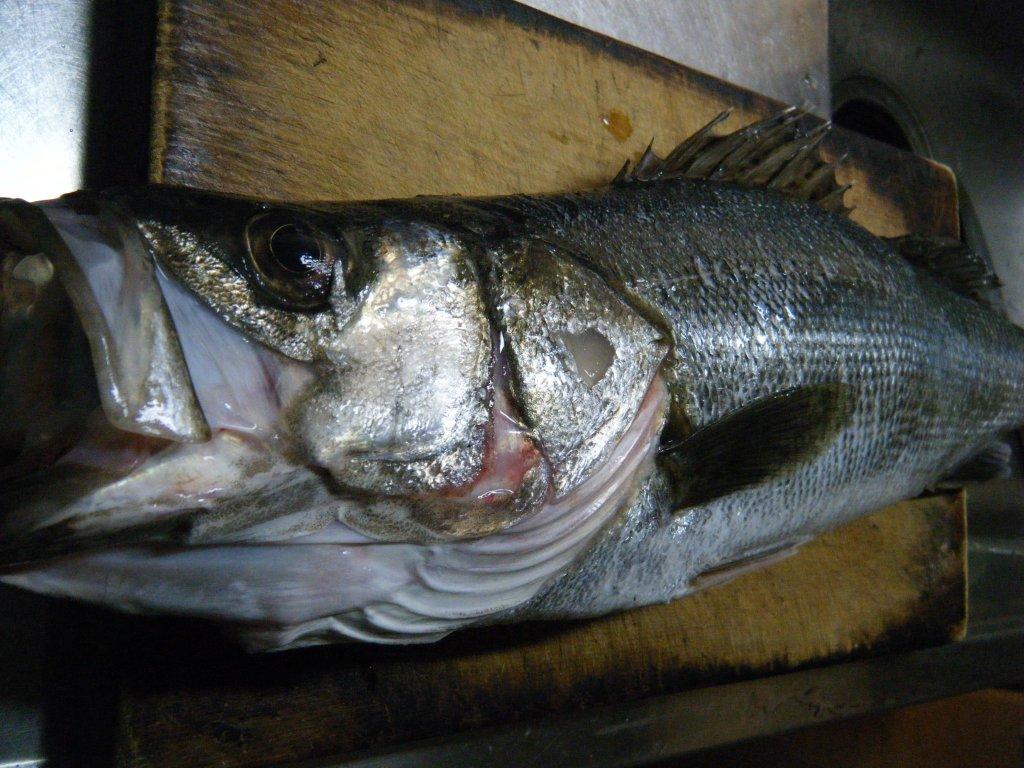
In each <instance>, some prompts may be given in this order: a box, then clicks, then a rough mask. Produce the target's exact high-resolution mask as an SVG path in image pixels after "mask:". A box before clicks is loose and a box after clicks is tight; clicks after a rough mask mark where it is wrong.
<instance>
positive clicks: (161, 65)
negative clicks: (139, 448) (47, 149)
mask: <svg viewBox="0 0 1024 768" xmlns="http://www.w3.org/2000/svg"><path fill="white" fill-rule="evenodd" d="M680 23H686V20H685V19H681V20H680ZM726 107H730V108H732V109H733V110H734V112H733V116H732V118H731V119H730V122H729V124H728V126H727V127H732V126H736V125H740V124H743V123H745V122H747V121H749V120H751V119H753V118H755V117H761V116H764V115H767V114H769V113H771V112H773V111H775V110H776V109H777V108H778V107H779V105H777V104H775V103H773V102H771V101H769V100H768V99H765V98H763V97H760V96H758V95H756V94H753V93H750V92H748V91H744V90H742V89H739V88H736V87H733V86H730V85H728V84H726V83H723V82H720V81H717V80H714V79H712V78H710V77H708V76H706V75H703V74H701V73H698V72H695V71H692V70H689V69H687V68H685V67H682V66H680V65H677V64H674V63H672V62H669V61H666V60H664V59H661V58H658V57H656V56H653V55H649V54H646V53H644V52H641V51H638V50H636V49H633V48H630V47H628V46H625V45H622V44H619V43H616V42H614V41H612V40H609V39H607V38H604V37H601V36H599V35H596V34H593V33H590V32H586V31H583V30H580V29H578V28H574V27H572V26H570V25H567V24H565V23H563V22H560V21H557V20H555V19H552V18H550V17H547V16H545V15H543V14H540V13H538V12H535V11H531V10H529V9H527V8H525V7H522V6H519V5H516V4H515V3H512V2H506V1H505V0H489V1H487V2H480V3H470V2H468V1H466V2H464V1H462V0H437V1H434V2H431V1H429V0H393V1H392V2H387V3H378V2H374V1H372V0H307V1H306V2H301V1H300V0H268V1H267V2H263V3H259V4H253V3H247V2H246V3H242V2H221V3H216V4H208V3H200V2H188V1H187V0H166V2H164V4H163V7H162V13H161V23H160V30H159V53H158V60H157V71H156V82H155V115H154V134H153V155H152V158H153V164H152V175H153V178H154V179H155V180H159V181H164V182H169V183H175V184H186V185H191V186H198V187H205V188H210V189H217V190H224V191H231V192H241V193H246V194H250V195H262V196H267V197H270V198H291V199H309V198H335V199H346V198H361V197H371V198H372V197H389V196H400V195H415V194H425V193H463V194H482V193H502V192H541V191H554V190H564V189H569V188H574V187H586V186H592V185H595V184H599V183H601V182H602V181H605V180H607V179H608V178H610V177H611V176H612V175H613V174H614V173H615V171H616V170H617V169H618V167H619V166H620V165H621V164H622V161H623V159H624V158H626V157H635V156H636V155H637V153H639V152H640V151H641V150H642V149H643V147H644V146H646V144H647V142H648V141H650V140H651V138H652V137H654V138H655V147H656V149H658V148H660V149H662V150H665V149H667V148H669V146H670V145H671V144H672V143H674V142H675V141H676V140H678V139H680V138H682V137H684V136H686V135H687V134H689V133H690V132H692V131H693V130H695V129H696V128H698V127H700V126H701V125H702V124H703V123H704V122H706V121H707V120H708V119H710V118H711V117H712V116H714V115H715V114H716V113H717V112H718V111H720V110H721V109H723V108H726ZM825 152H826V154H829V155H837V154H839V153H846V152H848V153H849V154H850V158H851V160H850V162H849V163H848V164H847V165H846V166H845V168H844V171H843V175H844V176H845V180H852V181H854V182H855V187H854V189H853V190H852V191H851V192H850V193H849V195H848V197H847V202H848V203H849V204H853V205H855V206H856V211H855V213H854V218H855V219H856V220H857V221H859V222H860V223H861V224H863V225H864V226H866V227H867V228H868V229H870V230H872V231H874V232H876V233H878V234H881V235H897V234H902V233H905V232H916V233H921V234H942V235H951V236H955V235H956V234H957V203H956V187H955V181H954V179H953V177H952V175H951V174H950V172H949V171H948V169H946V168H944V167H942V166H939V165H936V164H933V163H930V162H927V161H925V160H922V159H920V158H916V157H913V156H911V155H909V154H905V153H902V152H898V151H896V150H894V149H892V148H889V147H886V146H883V145H880V144H877V143H874V142H871V141H869V140H866V139H863V138H859V137H857V136H855V135H852V134H848V133H844V132H841V131H837V132H836V133H835V134H834V135H833V136H832V138H831V139H830V140H829V142H828V143H827V145H826V147H825ZM964 557H965V554H964V509H963V499H962V498H961V497H959V496H936V497H931V498H926V499H920V500H916V501H912V502H906V503H904V504H899V505H897V506H895V507H893V508H891V509H888V510H885V511H882V512H879V513H877V514H875V515H873V516H871V517H868V518H865V519H862V520H860V521H857V522H855V523H853V524H851V525H848V526H846V527H845V528H843V529H841V530H838V531H835V532H833V533H830V534H828V535H826V536H823V537H821V538H820V539H819V540H817V541H815V542H813V543H811V544H809V545H807V546H806V547H804V548H803V550H802V551H801V552H800V553H798V554H797V555H796V556H794V557H792V558H791V559H789V560H787V561H784V562H782V563H779V564H778V565H775V566H773V567H771V568H768V569H766V570H763V571H760V572H756V573H751V574H748V575H746V576H743V577H741V578H740V579H737V580H736V581H733V582H732V583H729V584H726V585H724V586H722V587H718V588H714V589H711V590H708V591H706V592H704V593H701V594H699V595H697V596H695V597H692V598H689V599H685V600H682V601H679V602H676V603H674V604H670V605H659V606H652V607H648V608H644V609H640V610H636V611H633V612H630V613H626V614H622V615H618V616H612V617H608V618H605V619H600V620H594V621H587V622H577V623H548V624H532V625H520V626H509V627H494V628H487V629H482V630H472V631H465V632H462V633H458V634H456V635H454V636H452V637H450V638H448V639H446V640H444V641H442V642H441V643H438V644H436V645H434V646H430V647H423V646H416V647H408V648H380V647H372V646H360V645H350V646H338V647H332V648H325V649H312V650H307V651H300V652H294V653H287V654H282V655H277V656H265V657H259V658H249V657H246V656H244V654H241V653H240V652H237V651H236V650H234V649H232V648H230V647H228V646H223V645H216V646H211V645H210V644H209V643H208V642H206V641H204V640H203V639H202V638H204V637H206V635H205V634H204V630H198V631H196V630H195V628H194V626H193V625H187V626H188V627H189V629H188V630H187V631H186V630H181V629H178V630H175V631H168V630H166V628H162V629H161V631H160V632H159V633H158V632H156V631H155V630H154V632H153V633H152V634H150V635H148V636H145V639H143V640H141V641H140V643H139V645H140V646H143V647H141V648H140V650H139V653H138V656H137V657H135V658H133V659H131V660H130V662H129V663H126V666H127V668H128V670H129V671H128V673H127V679H126V683H125V695H124V701H123V707H122V718H121V744H120V759H121V762H122V764H124V765H130V766H179V765H189V766H193V767H194V766H203V765H217V766H257V765H260V766H262V765H279V764H281V763H283V762H287V761H290V760H299V759H307V758H312V757H318V756H325V755H335V754H344V753H348V752H352V751H354V750H362V749H367V748H380V747H384V746H387V745H391V744H396V743H399V742H403V741H408V740H412V739H419V738H426V737H434V736H439V735H446V734H453V733H457V732H459V731H464V730H466V729H471V728H476V727H481V726H488V725H494V724H499V723H507V722H510V721H514V720H522V719H526V718H536V717H542V716H545V715H549V714H552V713H564V712H567V711H574V710H579V709H582V708H587V707H592V706H596V705H599V704H608V703H614V702H621V701H626V700H631V699H636V698H640V697H645V696H650V695H654V694H658V693H662V692H667V691H674V690H679V689H680V688H682V687H686V686H692V685H698V684H707V683H711V682H716V681H721V680H726V679H735V678H736V677H741V676H749V675H759V674H768V673H771V672H774V671H778V670H788V669H792V668H795V667H800V666H806V665H810V664H821V663H826V662H830V661H837V660H841V659H847V658H850V657H852V656H856V655H862V654H866V653H879V652H884V651H889V650H895V649H905V648H908V647H913V646H920V645H925V644H932V643H941V642H945V641H948V640H950V639H953V638H956V637H957V636H958V635H959V634H960V633H961V632H962V630H963V627H964V620H965V612H966V606H965V580H964ZM161 626H162V625H161Z"/></svg>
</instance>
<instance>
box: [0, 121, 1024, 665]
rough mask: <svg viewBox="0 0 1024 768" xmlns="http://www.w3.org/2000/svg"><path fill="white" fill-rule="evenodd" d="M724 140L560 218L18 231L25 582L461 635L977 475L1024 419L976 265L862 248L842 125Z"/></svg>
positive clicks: (474, 212)
mask: <svg viewBox="0 0 1024 768" xmlns="http://www.w3.org/2000/svg"><path fill="white" fill-rule="evenodd" d="M725 117H726V115H725V114H724V113H723V114H722V115H719V116H718V117H716V118H715V119H714V120H712V121H711V122H710V123H709V124H708V125H707V126H705V127H704V128H702V129H701V130H700V131H698V132H697V133H696V134H694V135H692V136H690V137H689V138H687V139H686V140H685V141H683V142H682V143H680V144H679V145H678V146H677V147H676V148H675V149H674V150H672V151H671V152H670V153H669V154H667V155H666V156H665V157H661V156H659V155H657V154H655V153H654V152H653V151H652V149H651V147H648V149H647V151H646V152H645V153H644V154H643V155H642V156H641V157H640V159H639V160H638V161H637V162H635V163H630V162H628V161H627V162H626V164H625V165H624V166H623V167H622V170H621V171H620V172H619V174H618V175H617V176H616V177H615V178H614V179H613V180H611V181H610V182H609V183H606V184H604V185H601V186H599V187H597V188H594V189H589V190H584V191H576V192H566V193H562V194H540V195H531V194H517V195H508V196H500V197H459V196H421V197H415V198H411V199H402V200H395V199H389V200H376V201H341V202H303V203H296V202H282V201H272V200H263V199H255V198H248V197H241V196H232V195H226V194H218V193H215V192H210V191H202V190H196V189H187V188H181V187H171V186H161V185H144V186H138V187H130V188H116V189H110V190H103V191H79V192H74V193H71V194H68V195H65V196H63V197H61V198H58V199H56V200H52V201H44V202H40V203H36V204H30V203H27V202H25V201H21V200H12V199H7V200H4V201H3V202H0V254H2V271H0V278H2V284H0V287H2V305H0V350H2V352H3V356H2V366H3V368H2V369H0V396H2V399H0V478H2V480H0V483H2V487H0V509H2V512H0V582H3V583H5V584H8V585H13V586H16V587H20V588H24V589H28V590H32V591H35V592H40V593H44V594H50V595H57V596H63V597H70V598H74V599H78V600H84V601H88V602H91V603H96V604H100V605H103V606H107V607H111V608H114V609H118V610H121V611H126V612H132V613H143V614H153V613H158V614H172V615H179V616H188V617H196V618H200V619H206V620H209V621H210V622H211V623H214V624H216V625H217V626H218V627H219V628H220V629H221V630H223V631H226V632H227V633H228V634H230V635H231V636H232V637H234V638H237V640H238V641H239V642H240V643H242V644H243V645H244V646H245V647H247V648H249V649H251V650H254V651H266V650H280V649H286V648H294V647H301V646H306V645H313V644H321V643H329V642H335V641H345V640H347V641H351V640H355V641H367V642H377V643H398V644H401V643H419V642H432V641H436V640H438V639H440V638H442V637H444V636H446V635H448V634H449V633H451V632H454V631H456V630H460V629H464V628H468V627H472V626H479V625H486V624H498V623H511V622H519V621H533V620H567V619H578V618H585V617H593V616H600V615H604V614H609V613H613V612H617V611H623V610H627V609H630V608H633V607H636V606H642V605H647V604H652V603H661V602H666V601H670V600H675V599H679V598H683V597H685V596H686V595H689V594H692V593H694V592H696V591H698V590H700V589H705V588H708V587H710V586H712V585H714V584H718V583H721V582H722V581H725V580H727V579H729V578H731V577H733V576H735V575H736V574H738V573H742V572H744V571H746V570H749V569H751V568H756V567H760V566H763V565H765V564H766V563H769V562H773V561H775V560H778V559H780V558H782V557H785V556H787V555H788V554H790V553H791V552H793V551H795V550H796V548H798V547H799V546H801V545H802V544H803V543H805V542H806V541H808V540H810V539H811V538H813V537H814V536H816V535H818V534H819V533H821V532H823V531H826V530H829V529H831V528H834V527H836V526H838V525H841V524H843V523H845V522H847V521H850V520H853V519H854V518H857V517H858V516H861V515H864V514H867V513H870V512H874V511H875V510H878V509H880V508H882V507H884V506H886V505H888V504H890V503H893V502H896V501H898V500H901V499H905V498H908V497H912V496H915V495H917V494H920V493H921V492H923V491H924V490H926V489H929V488H933V487H935V486H936V485H937V484H939V483H941V482H943V481H945V480H946V479H948V478H955V477H956V473H957V471H958V468H961V467H964V466H966V465H968V464H970V463H971V462H972V461H973V462H974V465H975V466H978V465H979V461H980V460H978V459H977V457H979V456H980V457H982V458H984V457H985V456H986V455H987V456H991V455H992V450H993V449H992V446H993V445H998V444H999V443H998V441H999V439H1000V436H1001V435H1003V434H1004V433H1005V432H1006V431H1007V430H1009V429H1012V428H1014V427H1015V426H1017V425H1019V424H1021V423H1022V422H1024V391H1022V382H1024V331H1022V330H1021V329H1020V328H1018V327H1017V326H1016V325H1014V324H1013V323H1011V322H1010V321H1008V320H1007V319H1005V318H1003V317H1002V316H1001V315H1000V314H999V313H998V312H996V311H995V310H993V309H992V308H991V307H990V306H988V305H987V304H986V302H985V300H984V298H985V295H986V292H988V291H989V290H990V289H992V288H994V287H995V286H997V281H996V280H995V278H994V277H993V276H992V274H991V273H990V272H989V271H988V269H987V267H986V265H985V263H984V261H983V260H982V259H981V258H980V257H978V256H976V255H973V254H972V253H971V252H970V251H968V250H966V249H965V248H964V247H963V246H961V245H960V243H959V242H955V241H948V240H935V239H931V238H927V237H922V236H915V235H907V236H904V237H901V238H889V239H885V238H880V237H876V236H875V235H873V234H871V233H869V232H868V231H867V230H865V229H864V228H862V227H861V226H859V225H858V224H856V223H854V222H853V221H852V220H851V219H850V218H849V216H848V215H847V214H848V212H849V209H847V208H846V206H845V203H844V194H845V193H846V191H847V188H848V185H840V184H839V182H838V181H837V180H836V178H837V177H836V170H837V167H838V163H839V162H841V161H836V162H833V163H829V162H826V161H825V160H823V159H822V158H821V156H820V153H819V150H818V147H819V145H820V142H821V141H822V140H823V138H824V137H825V135H826V133H827V130H828V126H827V125H821V126H817V127H815V126H811V125H808V122H809V120H808V119H807V118H806V116H805V115H804V114H803V113H801V112H800V111H799V110H793V109H790V110H786V111H784V112H781V113H779V114H777V115H774V116H771V117H768V118H766V119H763V120H760V121H757V122H754V123H751V124H750V125H747V126H746V127H743V128H740V129H739V130H735V131H732V132H729V133H719V132H718V129H717V126H718V125H720V123H721V122H722V121H723V120H724V119H725ZM980 463H981V464H984V463H985V462H984V461H980ZM989 463H990V464H991V463H992V462H989ZM1003 464H1005V462H1001V463H1000V466H1002V465H1003Z"/></svg>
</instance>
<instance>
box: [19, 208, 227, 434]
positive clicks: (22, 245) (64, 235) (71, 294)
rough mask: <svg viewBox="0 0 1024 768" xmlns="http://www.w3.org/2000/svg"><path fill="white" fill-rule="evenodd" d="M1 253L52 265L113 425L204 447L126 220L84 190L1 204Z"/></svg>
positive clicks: (152, 274) (197, 412) (148, 267)
mask: <svg viewBox="0 0 1024 768" xmlns="http://www.w3.org/2000/svg"><path fill="white" fill-rule="evenodd" d="M86 202H88V203H90V205H89V206H88V207H87V206H86V205H85V203H86ZM115 238H120V239H119V240H117V241H115V240H114V239H115ZM3 252H6V253H13V254H14V255H21V256H28V255H39V256H42V257H44V258H45V259H46V260H47V261H48V262H49V264H50V265H51V267H52V269H53V272H54V273H55V275H56V279H57V282H58V283H59V284H60V285H61V287H62V288H63V290H64V293H65V294H66V295H67V297H68V298H69V299H70V304H71V307H72V310H73V311H74V312H75V315H76V317H77V319H78V322H79V325H80V326H81V327H82V328H83V329H84V330H85V333H86V336H87V337H88V341H89V347H90V350H91V353H92V361H93V372H94V375H95V377H96V381H97V386H98V390H99V394H100V399H101V403H102V406H103V411H104V413H105V415H106V417H107V420H108V421H109V422H110V424H111V425H113V426H114V427H117V428H118V429H121V430H123V431H126V432H133V433H138V434H143V435H149V436H155V437H162V438H168V439H170V440H173V441H176V442H201V441H204V440H207V439H209V437H210V429H209V426H208V425H207V423H206V420H205V418H204V414H203V411H202V409H201V408H200V407H199V404H198V402H197V398H196V393H195V390H194V387H193V385H192V381H191V379H190V376H189V371H188V367H187V365H186V364H185V361H184V355H183V353H182V350H181V347H180V343H179V340H178V338H177V335H176V332H175V328H174V325H173V323H172V322H171V319H170V315H169V312H168V308H167V306H166V302H165V301H164V297H163V292H162V290H161V287H160V285H159V282H158V280H157V277H156V270H157V267H156V259H155V255H154V254H153V253H152V249H151V248H150V246H149V244H148V243H146V242H145V240H144V239H143V238H142V236H141V234H140V233H139V232H138V231H137V229H136V227H135V225H134V222H133V220H132V219H131V217H130V216H129V215H128V214H127V213H125V212H124V211H123V210H121V209H120V208H119V207H118V206H116V205H115V204H113V203H111V202H110V201H106V200H102V199H100V198H98V197H95V196H92V195H89V194H88V193H83V192H79V193H74V194H72V195H67V196H65V197H63V198H59V199H57V200H50V201H41V202H39V203H34V204H33V203H27V202H25V201H24V200H0V253H3Z"/></svg>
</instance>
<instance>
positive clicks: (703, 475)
mask: <svg viewBox="0 0 1024 768" xmlns="http://www.w3.org/2000/svg"><path fill="white" fill-rule="evenodd" d="M851 400H852V398H851V396H850V388H849V387H848V386H847V385H845V384H819V385H815V386H809V387H801V388H798V389H791V390H787V391H784V392H780V393H778V394H775V395H771V396H770V397H765V398H762V399H760V400H755V401H754V402H752V403H749V404H748V405H745V406H744V407H742V408H739V409H738V410H736V411H733V412H732V413H730V414H728V415H726V416H724V417H723V418H721V419H719V420H718V421H715V422H713V423H712V424H708V425H707V426H705V427H702V428H700V429H698V430H697V431H696V432H694V433H693V434H692V435H690V436H689V437H687V438H686V439H684V440H682V441H681V442H679V443H676V444H674V445H667V446H664V447H663V448H662V455H661V459H662V461H663V462H664V463H665V464H666V465H667V466H668V468H669V469H670V470H671V472H672V474H673V476H674V477H675V480H676V482H677V484H678V485H677V489H678V495H677V499H676V501H677V508H679V509H683V508H686V507H693V506H697V505H699V504H703V503H705V502H708V501H711V500H712V499H715V498H718V497H721V496H726V495H728V494H731V493H735V492H737V491H741V490H744V489H746V488H751V487H753V486H755V485H760V484H761V483H763V482H765V481H767V480H769V479H771V478H774V477H778V476H781V475H785V474H788V473H789V472H792V471H794V470H795V469H797V468H798V467H800V466H801V465H802V464H804V463H806V462H807V461H808V460H809V459H811V458H812V457H814V456H816V455H818V454H819V453H820V452H821V451H822V450H823V449H824V448H825V447H826V446H828V445H829V444H830V443H831V442H832V440H834V439H835V437H836V436H837V435H838V434H839V432H840V431H841V430H842V429H843V427H844V426H845V425H846V423H847V422H848V420H849V416H850V410H851V408H850V405H851Z"/></svg>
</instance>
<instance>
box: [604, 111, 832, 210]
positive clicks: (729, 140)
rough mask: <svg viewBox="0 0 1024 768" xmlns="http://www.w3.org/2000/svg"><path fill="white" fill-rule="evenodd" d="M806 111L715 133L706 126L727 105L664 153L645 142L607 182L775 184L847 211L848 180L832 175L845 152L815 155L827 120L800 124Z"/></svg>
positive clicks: (716, 121) (723, 116) (724, 114)
mask: <svg viewBox="0 0 1024 768" xmlns="http://www.w3.org/2000/svg"><path fill="white" fill-rule="evenodd" d="M806 114H807V112H806V110H804V109H797V108H795V107H790V108H789V109H785V110H783V111H782V112H779V113H778V114H776V115H773V116H772V117H769V118H766V119H764V120H760V121H758V122H755V123H751V124H750V125H747V126H745V127H743V128H740V129H738V130H736V131H733V132H732V133H727V134H725V135H722V136H716V135H714V134H713V133H712V130H713V129H714V128H715V126H717V125H718V124H719V123H721V122H722V121H724V120H725V119H726V118H727V117H728V116H729V111H728V110H726V111H724V112H720V113H719V114H718V115H716V116H715V117H714V118H713V119H712V120H711V121H710V122H709V123H708V124H707V125H705V126H704V127H703V128H701V129H700V130H699V131H697V132H696V133H694V134H693V135H692V136H690V137H689V138H687V139H685V140H684V141H682V142H680V143H679V144H678V145H677V146H676V148H675V149H673V150H672V151H671V152H669V153H668V155H666V156H665V157H664V158H661V157H658V155H656V154H655V153H654V151H653V150H652V148H651V146H650V145H648V146H647V149H646V150H644V153H643V155H641V157H640V159H639V160H638V161H637V163H636V164H635V165H633V166H631V165H630V162H629V161H628V160H627V161H626V163H625V165H623V166H622V169H621V170H620V171H619V172H618V174H617V175H616V176H615V178H614V179H613V180H612V184H629V183H634V182H644V181H654V180H656V179H674V178H687V179H707V180H713V181H731V182H733V183H736V184H742V185H744V186H749V187H768V188H771V189H777V190H778V191H780V192H783V193H784V194H788V195H792V196H794V197H797V198H800V199H802V200H810V201H811V202H814V203H818V204H820V205H822V207H824V208H826V209H827V210H830V211H834V212H836V213H842V214H845V213H848V212H849V211H850V210H851V209H848V208H846V207H845V206H844V205H843V194H844V193H845V192H846V190H847V189H849V187H850V185H848V184H847V185H844V186H840V185H839V183H838V182H837V181H836V169H837V168H838V167H839V165H840V164H841V163H842V162H843V161H844V160H845V159H846V158H845V156H844V157H842V158H840V159H839V160H837V161H836V162H834V163H826V162H825V161H824V160H822V159H821V158H820V157H819V156H818V152H817V149H818V145H819V144H820V143H821V142H822V140H823V139H824V138H825V136H826V134H827V133H828V131H829V129H830V128H831V123H824V124H821V125H818V126H817V127H815V128H812V129H810V130H806V129H805V128H804V127H802V123H803V118H804V117H805V115H806Z"/></svg>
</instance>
